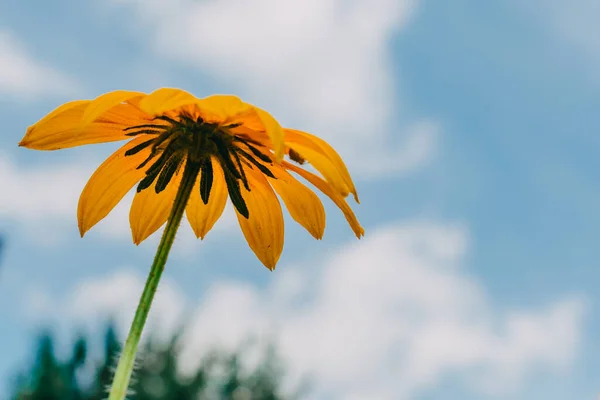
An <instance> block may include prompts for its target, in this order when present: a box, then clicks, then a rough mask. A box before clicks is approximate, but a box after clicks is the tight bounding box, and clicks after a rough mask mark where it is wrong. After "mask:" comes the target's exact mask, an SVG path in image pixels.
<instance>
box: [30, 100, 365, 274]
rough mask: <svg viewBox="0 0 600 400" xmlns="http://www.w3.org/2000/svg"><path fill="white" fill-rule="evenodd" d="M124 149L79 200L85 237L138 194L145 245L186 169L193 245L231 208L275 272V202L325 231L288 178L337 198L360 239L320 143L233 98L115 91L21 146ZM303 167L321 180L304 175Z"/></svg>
mask: <svg viewBox="0 0 600 400" xmlns="http://www.w3.org/2000/svg"><path fill="white" fill-rule="evenodd" d="M118 140H128V142H127V143H126V144H125V145H123V146H122V147H121V148H120V149H118V150H117V151H116V152H115V153H113V154H112V155H111V156H110V157H109V158H108V159H106V161H104V163H102V165H100V167H99V168H98V169H97V170H96V171H95V172H94V174H93V175H92V176H91V178H90V179H89V181H88V183H87V184H86V186H85V188H84V189H83V192H82V194H81V197H80V199H79V206H78V210H77V217H78V222H79V230H80V233H81V235H82V236H83V235H84V234H85V232H87V231H88V230H89V229H90V228H91V227H92V226H94V225H95V224H96V223H98V222H99V221H100V220H101V219H103V218H104V217H105V216H106V215H108V213H109V212H110V211H111V210H112V209H113V208H114V207H115V206H116V204H117V203H118V202H119V201H121V199H122V198H123V197H124V196H125V194H127V192H129V191H130V190H131V189H132V188H133V187H134V186H135V185H136V184H137V193H136V194H135V197H134V200H133V204H132V206H131V210H130V216H129V220H130V224H131V230H132V235H133V241H134V243H136V244H139V243H141V242H142V241H143V240H144V239H146V238H147V237H148V236H150V235H151V234H152V233H154V232H155V231H156V230H157V229H158V228H160V227H161V226H162V225H163V224H164V223H165V222H166V221H167V219H168V217H169V213H170V211H171V208H172V205H173V201H174V199H175V196H176V194H177V190H178V188H179V184H180V182H181V179H182V171H183V169H184V168H183V167H185V165H187V164H190V163H193V164H194V165H196V166H197V170H199V172H198V176H197V179H196V183H195V187H194V189H193V190H192V192H191V195H190V197H189V200H188V203H187V206H186V215H187V218H188V220H189V222H190V225H191V226H192V229H193V230H194V232H195V234H196V236H197V237H199V238H201V239H203V238H204V237H205V235H206V234H207V233H208V232H209V231H210V229H211V228H212V227H213V225H214V224H215V222H216V221H217V220H218V219H219V217H220V216H221V214H222V213H223V209H224V208H225V204H226V201H227V198H229V199H230V201H231V203H232V204H233V206H234V209H235V212H236V214H237V218H238V221H239V224H240V227H241V229H242V232H243V233H244V236H245V238H246V240H247V242H248V244H249V245H250V247H251V249H252V250H253V251H254V253H255V254H256V256H257V257H258V258H259V259H260V261H261V262H262V263H263V264H264V265H265V266H267V268H269V269H274V268H275V265H276V263H277V260H278V259H279V256H280V254H281V251H282V250H283V214H282V210H281V206H280V203H279V200H278V199H277V196H276V193H277V194H278V195H279V197H280V198H281V200H282V201H283V203H284V204H285V206H286V207H287V209H288V211H289V213H290V215H291V216H292V218H294V219H295V220H296V221H297V222H298V223H299V224H301V225H302V226H303V227H304V228H305V229H306V230H307V231H308V232H309V233H310V234H311V235H312V236H314V237H315V238H316V239H320V238H321V237H322V236H323V232H324V229H325V211H324V208H323V205H322V203H321V201H320V200H319V198H318V197H317V195H316V194H315V193H314V192H313V191H312V190H310V189H308V188H307V187H306V186H305V185H304V184H302V183H301V182H300V181H299V180H297V179H296V178H295V177H294V176H292V175H291V174H290V171H291V172H293V173H295V174H297V175H299V176H300V177H302V178H303V179H305V180H306V181H308V182H309V183H311V184H312V185H313V186H315V187H316V188H317V189H319V190H320V191H321V192H323V193H324V194H325V195H327V196H328V197H329V198H331V200H333V202H334V203H335V204H336V205H337V206H338V207H339V208H340V209H341V210H342V212H343V213H344V215H345V217H346V219H347V220H348V222H349V224H350V227H351V228H352V230H353V231H354V233H355V234H356V236H357V237H358V238H360V237H361V236H362V235H363V233H364V230H363V228H362V227H361V226H360V224H359V223H358V220H357V219H356V217H355V215H354V213H353V212H352V210H351V208H350V207H349V205H348V204H347V202H346V200H345V197H347V196H348V195H349V194H350V193H352V194H353V195H354V198H355V200H356V201H357V202H358V197H357V194H356V189H355V187H354V184H353V182H352V179H351V178H350V175H349V173H348V170H347V168H346V166H345V165H344V162H343V161H342V159H341V158H340V156H339V155H338V154H337V153H336V152H335V150H334V149H333V148H332V147H331V146H330V145H329V144H327V143H326V142H325V141H323V140H322V139H319V138H317V137H316V136H313V135H311V134H308V133H306V132H302V131H298V130H293V129H285V128H282V127H281V126H280V125H279V123H278V122H277V121H276V120H275V119H274V118H273V117H272V116H271V115H270V114H269V113H267V112H266V111H264V110H262V109H260V108H258V107H255V106H253V105H251V104H248V103H245V102H243V101H241V100H240V99H239V98H237V97H235V96H228V95H215V96H209V97H206V98H202V99H198V98H196V97H194V96H193V95H191V94H189V93H188V92H185V91H183V90H179V89H169V88H163V89H158V90H156V91H154V92H152V93H151V94H144V93H141V92H132V91H114V92H110V93H106V94H104V95H101V96H99V97H98V98H96V99H95V100H78V101H72V102H69V103H66V104H64V105H62V106H60V107H58V108H57V109H56V110H54V111H52V112H51V113H50V114H48V115H47V116H45V117H44V118H42V119H41V120H40V121H39V122H37V123H36V124H34V125H33V126H31V127H29V128H28V129H27V133H26V134H25V137H24V138H23V140H22V141H21V142H20V143H19V145H20V146H24V147H27V148H30V149H36V150H56V149H62V148H67V147H74V146H80V145H85V144H92V143H102V142H112V141H118ZM286 155H287V157H288V158H289V161H287V160H286V159H284V156H286ZM305 163H309V164H311V165H312V166H313V167H314V168H315V169H316V170H317V171H318V172H319V173H320V174H321V175H322V177H323V178H321V177H319V176H318V175H315V174H313V173H311V172H309V171H307V170H305V169H304V168H302V165H304V164H305Z"/></svg>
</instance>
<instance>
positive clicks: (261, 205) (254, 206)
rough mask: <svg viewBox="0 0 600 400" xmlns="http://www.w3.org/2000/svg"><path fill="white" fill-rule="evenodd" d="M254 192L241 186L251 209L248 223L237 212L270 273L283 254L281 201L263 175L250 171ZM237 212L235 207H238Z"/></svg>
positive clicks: (252, 244)
mask: <svg viewBox="0 0 600 400" xmlns="http://www.w3.org/2000/svg"><path fill="white" fill-rule="evenodd" d="M246 175H247V177H248V184H249V186H250V191H247V190H246V189H245V188H244V187H243V185H240V186H241V188H240V189H241V192H242V197H243V198H244V200H245V202H246V206H247V207H248V212H249V217H248V219H246V218H245V217H244V216H243V215H240V214H239V213H238V212H237V210H236V214H237V219H238V222H239V223H240V228H242V232H243V233H244V237H245V238H246V241H247V242H248V244H249V245H250V248H251V249H252V251H253V252H254V254H256V257H258V259H259V260H260V261H261V262H262V263H263V264H264V265H265V267H267V268H269V269H270V270H274V269H275V265H276V264H277V261H278V260H279V256H280V255H281V252H282V251H283V213H282V211H281V205H280V204H279V200H278V199H277V196H276V195H275V192H273V189H272V188H271V186H269V184H268V182H267V181H266V179H265V177H264V176H263V175H262V174H257V173H254V172H253V171H252V170H249V169H246ZM234 208H235V207H234Z"/></svg>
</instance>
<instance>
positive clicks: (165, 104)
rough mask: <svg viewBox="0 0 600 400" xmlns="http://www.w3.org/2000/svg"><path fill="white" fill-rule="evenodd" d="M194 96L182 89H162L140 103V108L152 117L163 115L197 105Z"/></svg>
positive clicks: (196, 99)
mask: <svg viewBox="0 0 600 400" xmlns="http://www.w3.org/2000/svg"><path fill="white" fill-rule="evenodd" d="M197 101H198V98H196V97H195V96H194V95H192V94H190V93H188V92H186V91H185V90H181V89H173V88H162V89H158V90H155V91H154V92H152V93H150V94H149V95H148V96H146V97H144V98H143V99H142V100H141V101H140V105H139V106H140V108H141V109H142V110H143V111H144V112H146V113H148V114H150V115H155V116H156V115H163V114H164V113H166V112H167V111H171V110H174V109H178V108H181V107H183V106H186V105H190V104H195V103H196V102H197Z"/></svg>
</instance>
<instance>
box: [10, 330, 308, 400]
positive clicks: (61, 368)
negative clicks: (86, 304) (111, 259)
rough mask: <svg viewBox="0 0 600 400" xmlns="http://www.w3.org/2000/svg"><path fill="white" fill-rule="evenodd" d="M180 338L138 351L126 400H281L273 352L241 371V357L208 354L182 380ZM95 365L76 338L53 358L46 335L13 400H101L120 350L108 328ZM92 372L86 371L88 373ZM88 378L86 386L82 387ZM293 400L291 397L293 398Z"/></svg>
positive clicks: (84, 344)
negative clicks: (66, 353)
mask: <svg viewBox="0 0 600 400" xmlns="http://www.w3.org/2000/svg"><path fill="white" fill-rule="evenodd" d="M180 338H181V335H180V334H176V335H174V337H173V338H172V339H171V340H170V341H168V342H166V343H161V342H159V341H158V340H155V339H152V338H151V339H150V340H148V341H147V343H146V344H145V345H144V347H143V349H142V351H141V354H142V356H141V358H140V360H139V362H138V365H137V368H136V371H135V373H134V378H133V381H132V385H131V389H132V394H131V395H130V396H129V397H128V398H129V399H131V400H198V399H207V400H212V399H214V400H229V399H231V400H234V399H236V400H237V399H256V400H284V399H287V398H286V397H284V396H282V395H281V393H280V388H279V386H280V385H279V382H280V378H281V376H282V373H283V370H282V368H281V367H280V366H279V364H278V361H277V357H276V355H275V351H274V349H273V348H272V347H269V348H268V349H267V351H266V352H265V353H266V354H265V357H264V359H263V361H262V362H261V363H260V364H259V365H258V366H257V367H256V368H255V369H254V370H251V371H245V369H244V368H243V363H241V359H242V358H243V357H242V356H243V354H242V353H243V352H241V351H238V352H236V353H233V354H227V353H223V352H217V351H213V352H212V353H210V354H209V355H208V356H206V357H205V358H204V359H203V360H201V363H200V366H199V367H198V369H197V370H196V371H194V372H193V373H191V374H187V375H186V376H183V375H182V374H180V373H179V372H178V369H177V355H178V354H179V353H180V343H181V341H180ZM103 350H104V351H103V355H102V358H101V360H99V362H97V363H96V364H94V363H93V360H90V359H88V358H89V356H88V340H87V339H86V338H85V337H83V336H80V337H79V338H78V339H77V340H76V341H75V343H74V344H73V349H72V351H71V355H70V356H68V357H66V359H64V360H60V359H58V358H57V357H56V355H55V351H54V339H53V337H52V336H51V335H50V334H49V333H45V334H43V335H41V336H40V338H39V340H38V343H37V353H36V358H35V360H34V362H33V363H32V365H31V366H29V367H28V368H26V369H25V372H23V373H21V374H20V375H19V376H18V378H17V379H16V384H15V390H14V394H13V396H12V397H11V399H12V400H102V399H106V396H107V387H108V386H109V385H110V383H111V380H112V371H113V368H114V366H115V365H116V359H117V356H118V354H119V350H120V345H119V340H118V338H117V335H116V332H115V330H114V328H113V326H112V324H111V325H109V326H108V328H107V329H106V332H105V334H104V349H103ZM90 366H91V367H92V368H89V367H90ZM85 374H87V375H88V376H87V378H88V379H87V382H90V381H91V383H88V384H83V383H82V382H83V381H86V379H82V378H85V377H86V376H85ZM294 397H295V398H296V396H294Z"/></svg>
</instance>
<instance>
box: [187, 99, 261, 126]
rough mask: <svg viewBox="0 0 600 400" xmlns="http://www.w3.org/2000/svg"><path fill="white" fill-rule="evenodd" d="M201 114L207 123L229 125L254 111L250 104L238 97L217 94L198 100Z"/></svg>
mask: <svg viewBox="0 0 600 400" xmlns="http://www.w3.org/2000/svg"><path fill="white" fill-rule="evenodd" d="M196 105H197V106H198V108H199V113H200V116H202V118H203V119H204V120H205V121H207V122H215V123H220V124H222V125H228V124H230V123H234V122H236V121H237V120H238V119H239V118H240V117H242V116H243V115H246V114H248V113H250V112H252V111H253V108H252V106H251V105H250V104H247V103H244V102H243V101H242V100H240V98H239V97H237V96H232V95H227V94H217V95H213V96H208V97H205V98H203V99H200V100H198V102H197V103H196Z"/></svg>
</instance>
